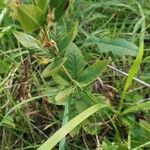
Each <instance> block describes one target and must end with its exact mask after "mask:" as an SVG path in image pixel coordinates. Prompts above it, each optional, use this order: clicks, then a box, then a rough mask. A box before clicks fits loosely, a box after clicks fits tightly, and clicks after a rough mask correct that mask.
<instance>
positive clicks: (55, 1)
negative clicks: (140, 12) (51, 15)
mask: <svg viewBox="0 0 150 150" xmlns="http://www.w3.org/2000/svg"><path fill="white" fill-rule="evenodd" d="M69 3H70V0H51V1H50V8H51V9H55V21H58V20H59V19H60V18H61V17H62V16H63V15H64V13H65V12H66V11H67V9H68V7H69Z"/></svg>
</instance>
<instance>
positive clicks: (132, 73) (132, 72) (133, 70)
mask: <svg viewBox="0 0 150 150" xmlns="http://www.w3.org/2000/svg"><path fill="white" fill-rule="evenodd" d="M143 52H144V43H143V42H142V43H141V46H140V49H139V52H138V54H137V57H136V59H135V61H134V63H133V65H132V66H131V68H130V70H129V73H128V78H127V80H126V83H125V86H124V89H123V92H122V95H121V100H120V103H119V111H121V108H122V105H123V100H124V98H125V94H126V92H127V90H128V88H129V86H130V84H131V83H132V78H133V77H134V76H135V74H136V73H137V71H138V68H139V66H140V63H141V61H142V57H143ZM119 111H118V112H119Z"/></svg>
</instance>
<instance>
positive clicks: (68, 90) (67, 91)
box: [55, 87, 75, 103]
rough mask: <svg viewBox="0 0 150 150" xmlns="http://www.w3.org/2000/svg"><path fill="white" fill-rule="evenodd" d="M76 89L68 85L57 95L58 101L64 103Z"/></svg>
mask: <svg viewBox="0 0 150 150" xmlns="http://www.w3.org/2000/svg"><path fill="white" fill-rule="evenodd" d="M74 89H75V88H74V87H68V88H66V89H64V90H62V91H60V92H59V93H58V94H57V95H56V97H55V100H56V102H58V103H63V102H64V101H65V100H66V99H67V98H68V97H69V96H70V94H71V93H72V92H74Z"/></svg>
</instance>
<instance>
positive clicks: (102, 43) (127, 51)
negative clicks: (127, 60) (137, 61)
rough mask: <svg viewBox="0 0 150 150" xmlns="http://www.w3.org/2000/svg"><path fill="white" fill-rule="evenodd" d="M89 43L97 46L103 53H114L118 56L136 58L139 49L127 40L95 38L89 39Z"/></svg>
mask: <svg viewBox="0 0 150 150" xmlns="http://www.w3.org/2000/svg"><path fill="white" fill-rule="evenodd" d="M89 38H90V37H89ZM88 43H91V44H92V43H93V44H96V45H97V46H98V48H99V51H100V52H102V53H107V52H112V53H113V54H115V55H118V56H124V55H129V56H136V55H137V52H138V47H137V46H136V45H134V44H133V43H132V42H129V41H127V40H125V39H116V40H105V39H98V38H97V37H95V38H94V39H88Z"/></svg>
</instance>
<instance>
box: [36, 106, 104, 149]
mask: <svg viewBox="0 0 150 150" xmlns="http://www.w3.org/2000/svg"><path fill="white" fill-rule="evenodd" d="M105 107H107V106H105V105H102V104H96V105H93V106H91V107H90V108H88V109H86V110H85V111H83V112H82V113H80V114H79V115H77V116H76V117H74V118H73V119H71V120H70V121H69V122H68V123H66V124H65V125H64V126H63V127H61V128H60V129H59V130H58V131H57V132H55V133H54V134H53V135H52V136H51V137H50V138H49V139H48V140H47V141H46V142H45V143H43V144H42V145H41V146H40V147H39V148H38V149H37V150H50V149H52V148H53V147H54V146H55V145H56V144H57V143H58V142H59V141H60V140H61V139H63V138H64V137H65V136H66V135H67V134H68V133H69V132H70V131H71V130H73V129H74V128H75V127H76V126H78V125H79V124H80V123H82V122H83V121H84V120H85V119H87V118H88V117H89V116H91V115H93V114H94V113H95V112H97V111H98V110H100V109H102V108H105Z"/></svg>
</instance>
